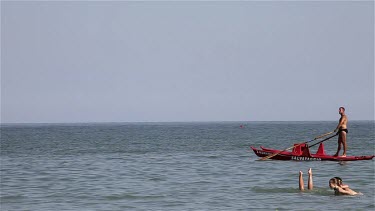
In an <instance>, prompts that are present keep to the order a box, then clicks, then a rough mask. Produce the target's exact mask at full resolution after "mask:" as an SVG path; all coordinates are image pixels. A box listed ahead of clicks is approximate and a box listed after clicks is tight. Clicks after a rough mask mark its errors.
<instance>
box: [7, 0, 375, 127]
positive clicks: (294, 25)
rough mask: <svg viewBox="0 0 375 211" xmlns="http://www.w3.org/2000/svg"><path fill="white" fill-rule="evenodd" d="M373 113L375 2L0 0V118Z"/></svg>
mask: <svg viewBox="0 0 375 211" xmlns="http://www.w3.org/2000/svg"><path fill="white" fill-rule="evenodd" d="M340 106H344V107H346V109H347V114H348V117H349V120H373V119H374V2H373V1H329V2H325V1H305V2H297V1H285V2H277V1H264V2H262V1H234V2H231V1H223V2H220V1H218V2H217V1H212V2H211V1H205V2H187V1H181V2H178V1H177V2H168V1H161V2H157V1H156V2H153V1H145V2H133V1H109V2H105V1H78V2H70V1H65V2H64V1H56V2H48V1H35V2H34V1H30V2H27V1H26V2H25V1H5V2H4V1H1V122H2V123H38V122H45V123H49V122H149V121H160V122H164V121H178V122H180V121H273V120H275V121H289V120H297V121H299V120H301V121H304V120H338V118H339V114H338V108H339V107H340Z"/></svg>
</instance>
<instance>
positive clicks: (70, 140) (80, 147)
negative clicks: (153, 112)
mask: <svg viewBox="0 0 375 211" xmlns="http://www.w3.org/2000/svg"><path fill="white" fill-rule="evenodd" d="M336 124H337V122H207V123H200V122H198V123H96V124H12V125H1V142H0V143H1V151H0V152H1V155H0V158H1V160H0V161H1V192H0V197H1V198H0V206H1V207H0V208H1V210H342V209H344V210H345V209H354V210H373V209H375V199H374V191H375V183H374V181H375V180H374V179H375V171H374V169H375V166H374V161H373V160H370V161H349V162H345V163H338V162H333V161H276V160H269V161H257V159H258V157H256V155H255V154H254V153H253V152H252V151H250V148H249V147H250V146H255V147H259V146H260V145H262V146H265V147H270V148H277V149H285V148H287V147H290V146H292V145H293V144H294V143H299V142H305V141H309V140H311V139H313V138H314V137H316V136H319V135H321V134H324V133H326V132H329V131H332V130H333V129H334V128H335V127H336ZM374 125H375V124H374V121H351V122H350V124H349V133H348V148H349V149H348V153H347V154H348V155H373V154H375V152H374V149H375V142H374V140H375V127H374ZM313 143H314V142H313ZM324 143H325V150H326V153H327V154H334V153H335V151H336V149H337V137H335V138H333V139H331V140H328V141H326V142H324ZM316 150H317V147H313V148H312V149H311V151H312V152H315V151H316ZM310 167H311V168H312V169H313V175H314V186H315V188H314V190H312V191H304V192H300V191H299V190H298V172H299V171H300V170H302V171H303V172H304V173H305V174H304V176H305V178H304V179H305V184H307V170H308V168H310ZM333 176H340V177H341V178H343V180H344V183H347V184H349V185H350V187H351V188H352V189H354V190H356V191H359V192H361V193H362V194H363V195H359V196H335V195H334V194H333V191H332V190H330V189H329V187H328V180H329V179H330V178H331V177H333Z"/></svg>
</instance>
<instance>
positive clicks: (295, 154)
mask: <svg viewBox="0 0 375 211" xmlns="http://www.w3.org/2000/svg"><path fill="white" fill-rule="evenodd" d="M294 146H295V147H294V148H293V150H292V151H282V150H276V149H270V148H265V147H262V146H261V147H260V148H261V149H256V148H255V147H252V146H250V147H251V149H252V150H253V151H254V153H255V154H256V155H257V156H258V157H266V156H268V155H272V154H276V153H278V154H276V155H275V156H272V157H270V159H274V160H301V161H322V160H329V161H357V160H371V159H373V158H374V157H375V155H367V156H346V157H340V156H332V155H327V154H326V153H325V151H324V145H323V143H320V145H319V148H318V151H317V152H316V153H315V154H311V153H310V149H309V145H308V144H307V143H304V144H294Z"/></svg>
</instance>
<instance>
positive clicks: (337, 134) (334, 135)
mask: <svg viewBox="0 0 375 211" xmlns="http://www.w3.org/2000/svg"><path fill="white" fill-rule="evenodd" d="M337 135H338V134H335V135H333V136H330V137H328V138H325V139H323V140H321V141H319V142H317V143H315V144H313V145H311V146H309V148H310V147H313V146H315V145H317V144H320V143H322V142H324V141H327V140H328V139H331V138H333V137H335V136H337Z"/></svg>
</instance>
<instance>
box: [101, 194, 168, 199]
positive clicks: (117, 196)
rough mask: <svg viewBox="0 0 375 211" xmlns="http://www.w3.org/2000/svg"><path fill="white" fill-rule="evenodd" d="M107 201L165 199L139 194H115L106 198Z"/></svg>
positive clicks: (159, 196)
mask: <svg viewBox="0 0 375 211" xmlns="http://www.w3.org/2000/svg"><path fill="white" fill-rule="evenodd" d="M105 198H106V199H107V200H126V199H131V200H133V199H158V198H164V196H162V195H137V194H129V193H124V194H113V195H109V196H106V197H105Z"/></svg>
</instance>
